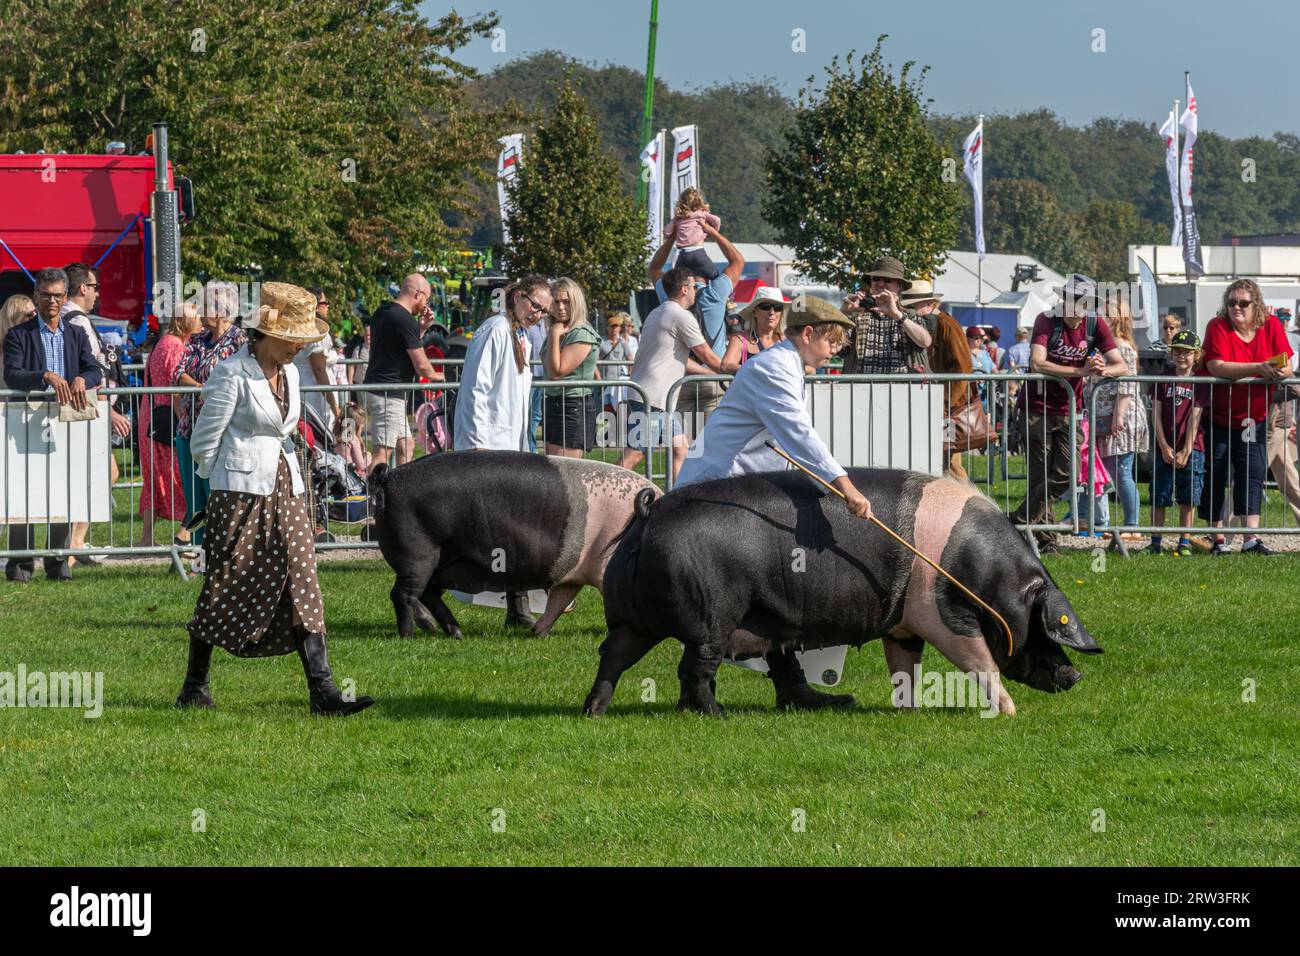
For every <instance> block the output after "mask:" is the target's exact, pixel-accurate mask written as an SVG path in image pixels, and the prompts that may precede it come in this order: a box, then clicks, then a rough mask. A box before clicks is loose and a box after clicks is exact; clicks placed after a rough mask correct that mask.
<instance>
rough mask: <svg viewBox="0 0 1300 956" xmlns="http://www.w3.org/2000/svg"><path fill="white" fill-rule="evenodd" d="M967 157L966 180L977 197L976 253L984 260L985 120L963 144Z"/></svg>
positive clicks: (980, 122)
mask: <svg viewBox="0 0 1300 956" xmlns="http://www.w3.org/2000/svg"><path fill="white" fill-rule="evenodd" d="M962 153H963V154H964V155H965V157H966V179H967V181H968V182H969V183H970V191H971V193H972V195H973V196H974V197H975V251H976V252H978V253H979V255H980V258H981V259H983V258H984V120H983V119H981V120H980V121H979V125H978V126H976V127H975V128H974V129H973V130H971V134H970V135H969V136H967V137H966V142H964V143H963V144H962Z"/></svg>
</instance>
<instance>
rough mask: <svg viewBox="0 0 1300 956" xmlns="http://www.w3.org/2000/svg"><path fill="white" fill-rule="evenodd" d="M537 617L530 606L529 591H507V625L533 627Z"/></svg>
mask: <svg viewBox="0 0 1300 956" xmlns="http://www.w3.org/2000/svg"><path fill="white" fill-rule="evenodd" d="M535 624H537V618H535V617H533V612H532V611H531V610H530V609H529V607H528V592H527V591H524V592H522V593H515V592H506V627H533V626H534V625H535Z"/></svg>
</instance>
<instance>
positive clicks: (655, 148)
mask: <svg viewBox="0 0 1300 956" xmlns="http://www.w3.org/2000/svg"><path fill="white" fill-rule="evenodd" d="M663 158H664V134H663V132H662V131H661V132H659V133H658V134H656V135H655V138H654V139H652V140H650V142H649V143H647V144H646V148H645V149H643V150H641V175H642V178H644V179H645V185H646V236H647V238H648V239H649V241H650V253H649V254H650V255H654V250H656V249H658V248H659V246H660V244H661V243H662V242H663V241H664V223H663V205H664V183H663Z"/></svg>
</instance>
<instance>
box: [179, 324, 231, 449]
mask: <svg viewBox="0 0 1300 956" xmlns="http://www.w3.org/2000/svg"><path fill="white" fill-rule="evenodd" d="M244 341H245V336H244V330H243V329H241V328H239V326H237V325H232V326H231V327H230V328H228V329H227V330H226V334H225V335H223V336H222V337H221V338H219V339H217V340H216V341H215V342H214V341H213V340H212V333H211V332H209V331H207V330H206V329H205V330H204V331H203V333H202V334H201V335H195V336H193V337H191V338H190V341H189V344H188V345H186V346H185V354H184V355H182V356H181V360H180V362H179V363H177V365H176V371H175V372H173V373H172V384H173V385H176V384H178V383H179V382H180V380H181V376H182V375H188V376H189V377H190V378H192V379H194V381H196V382H198V383H199V384H200V385H202V384H203V383H204V382H206V381H207V380H208V376H209V375H211V374H212V370H213V369H214V368H216V367H217V363H218V362H223V361H225V360H226V359H228V358H230V356H232V355H234V354H235V353H236V352H238V351H239V350H240V349H242V348H243V347H244ZM202 408H203V400H202V399H201V398H199V396H197V395H179V396H177V398H176V434H177V435H180V436H181V437H182V438H185V439H187V440H188V439H189V437H190V433H191V432H192V431H193V430H194V420H195V419H196V418H198V417H199V411H200V410H201V409H202Z"/></svg>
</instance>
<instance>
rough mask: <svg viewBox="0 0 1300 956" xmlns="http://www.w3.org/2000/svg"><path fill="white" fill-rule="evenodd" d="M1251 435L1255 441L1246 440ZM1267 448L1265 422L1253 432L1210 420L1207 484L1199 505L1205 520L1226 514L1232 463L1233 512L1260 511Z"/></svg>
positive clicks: (1266, 471) (1206, 453)
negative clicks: (1248, 432)
mask: <svg viewBox="0 0 1300 956" xmlns="http://www.w3.org/2000/svg"><path fill="white" fill-rule="evenodd" d="M1247 437H1251V438H1253V439H1254V440H1253V441H1246V440H1245V439H1246V438H1247ZM1267 448H1268V439H1267V437H1266V435H1265V434H1264V423H1263V422H1259V423H1258V424H1257V425H1256V427H1255V431H1254V432H1253V433H1251V434H1249V435H1248V434H1247V432H1246V430H1245V429H1244V428H1233V427H1231V426H1229V425H1220V424H1218V423H1217V422H1213V421H1212V422H1210V423H1209V425H1208V427H1207V428H1206V431H1205V486H1204V488H1203V489H1202V491H1201V506H1200V508H1199V514H1200V516H1201V520H1202V521H1207V522H1215V521H1218V520H1219V518H1220V517H1221V516H1222V514H1223V500H1224V498H1226V497H1227V489H1226V485H1227V483H1228V471H1229V468H1228V466H1229V464H1231V466H1232V468H1231V471H1232V513H1233V514H1237V515H1257V514H1259V511H1260V506H1261V504H1262V503H1263V499H1264V479H1265V477H1267V475H1268V455H1267Z"/></svg>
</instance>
